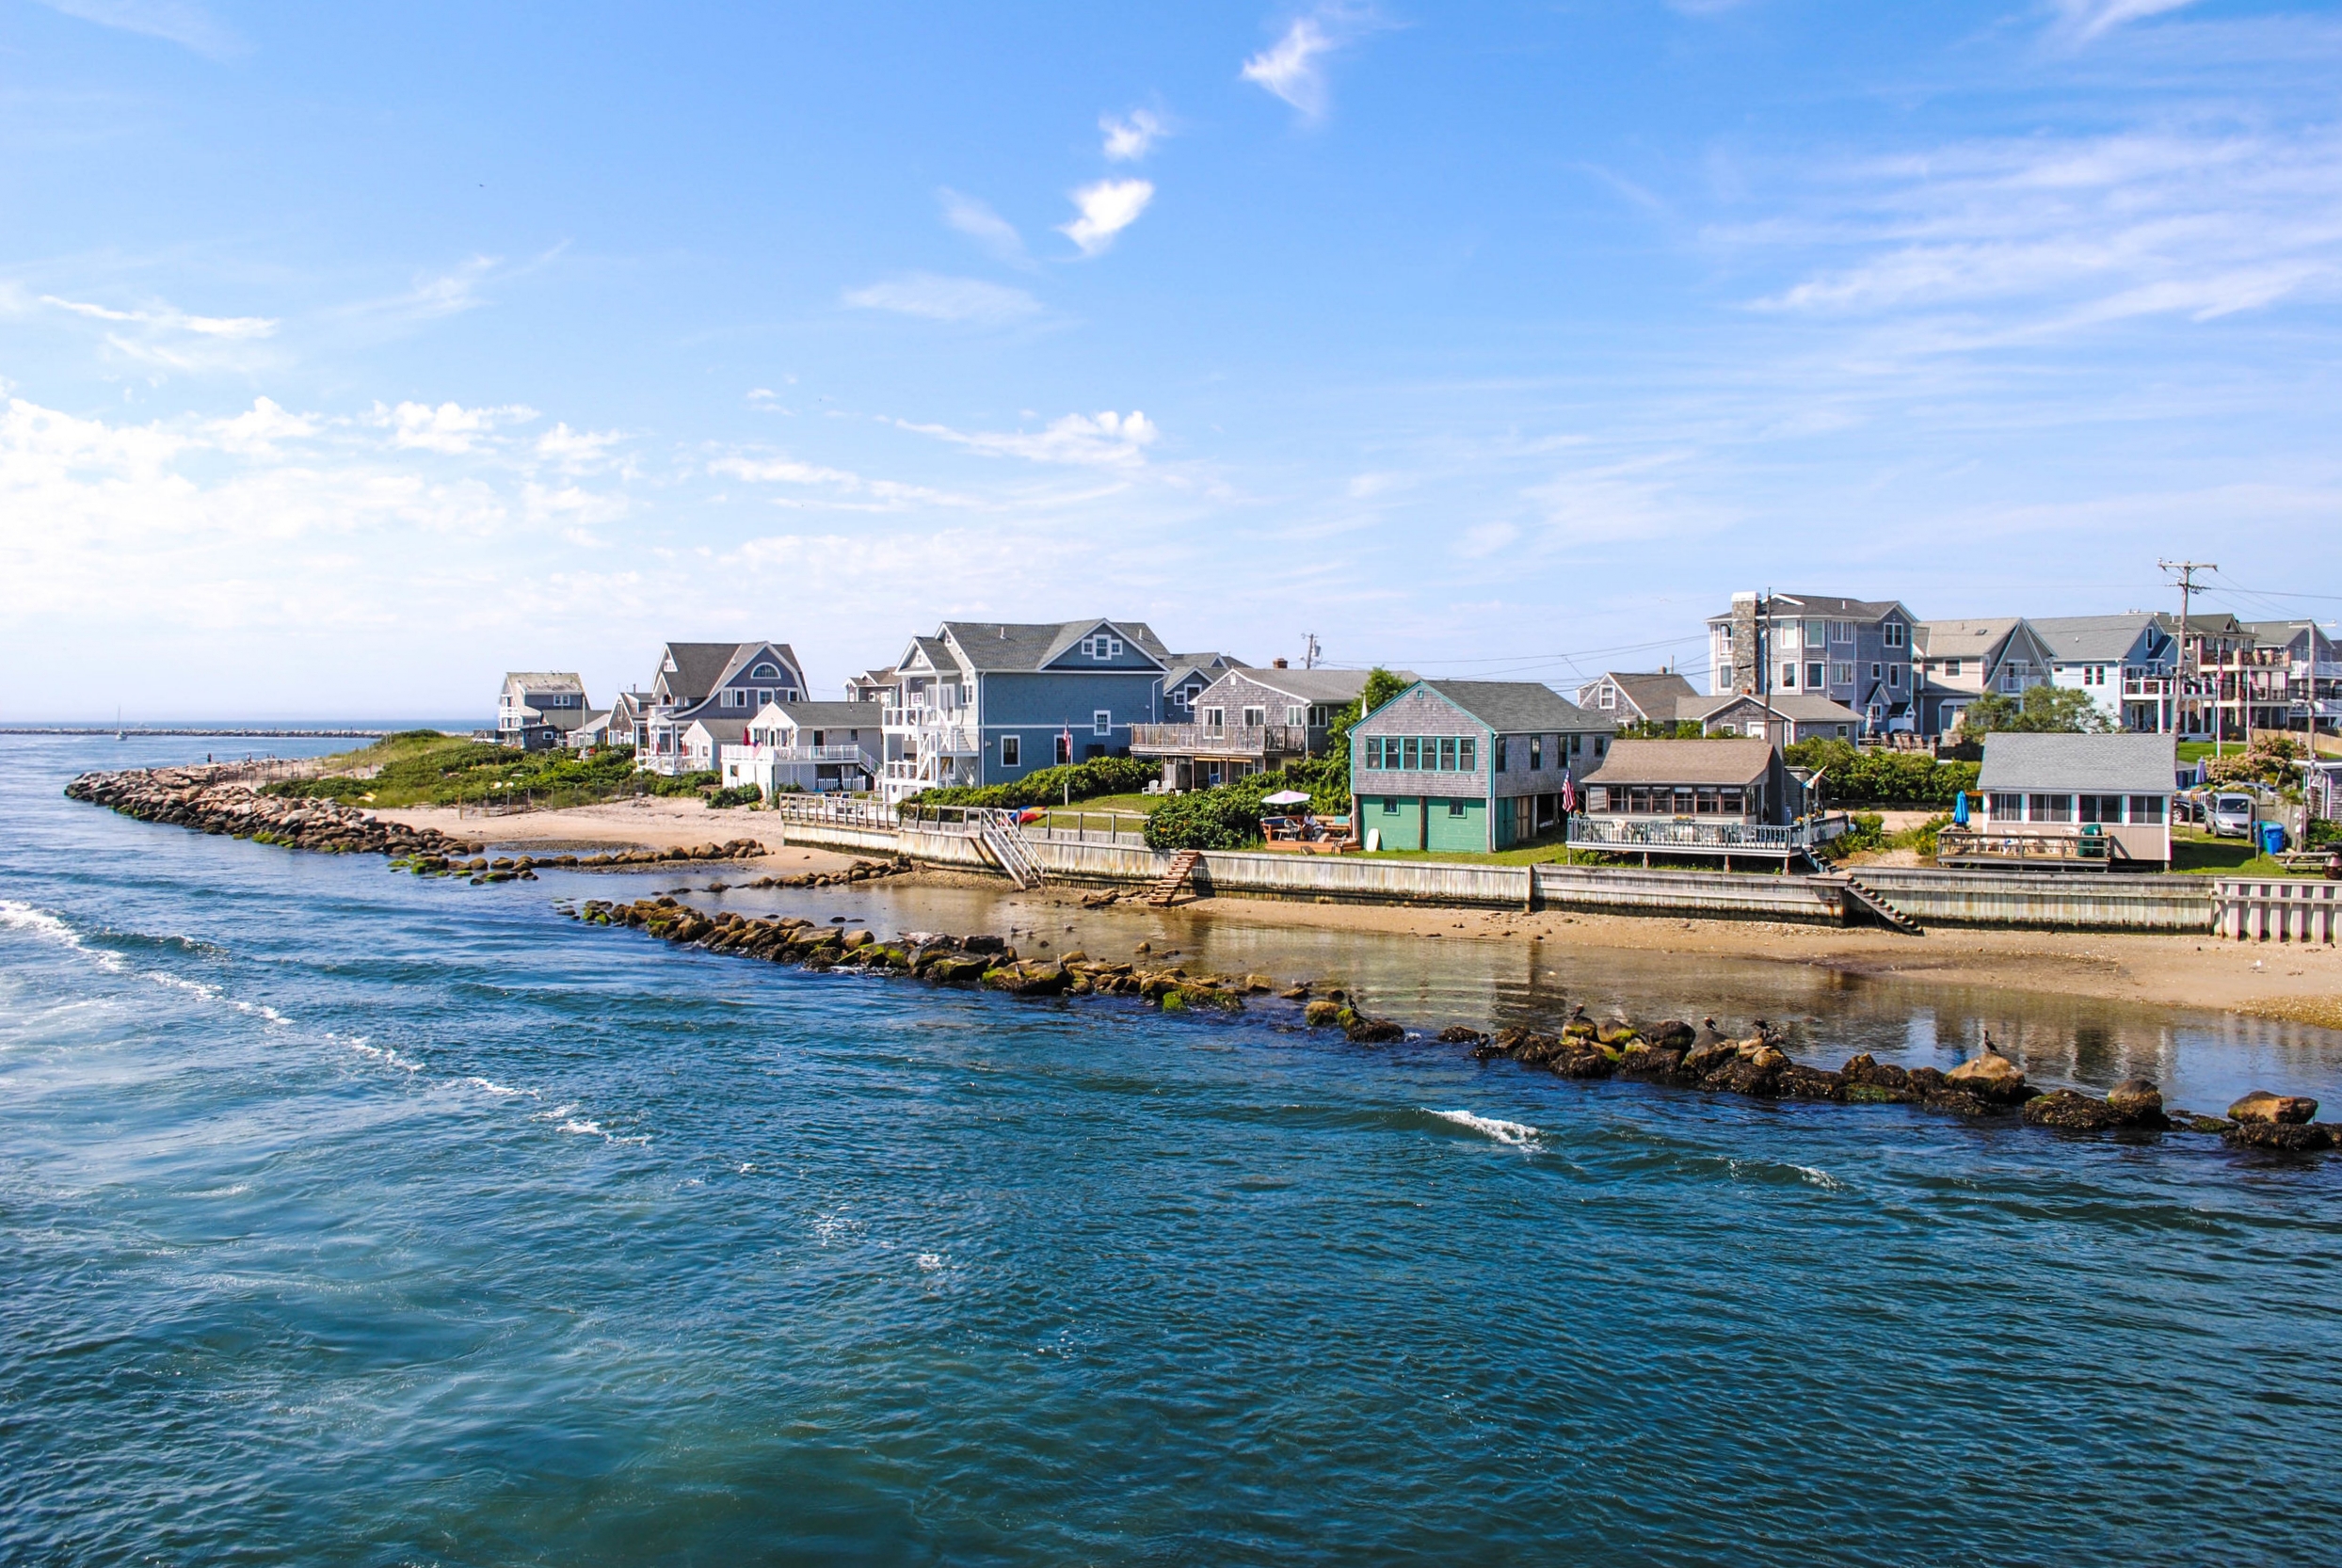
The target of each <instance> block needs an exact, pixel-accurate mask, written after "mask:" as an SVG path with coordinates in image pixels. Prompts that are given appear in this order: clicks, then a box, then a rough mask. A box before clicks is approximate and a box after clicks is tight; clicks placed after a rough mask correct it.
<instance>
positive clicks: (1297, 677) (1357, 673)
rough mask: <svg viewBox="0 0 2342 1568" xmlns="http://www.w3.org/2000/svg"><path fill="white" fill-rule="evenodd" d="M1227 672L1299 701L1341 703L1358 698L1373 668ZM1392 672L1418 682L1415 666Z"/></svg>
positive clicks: (1336, 704)
mask: <svg viewBox="0 0 2342 1568" xmlns="http://www.w3.org/2000/svg"><path fill="white" fill-rule="evenodd" d="M1228 673H1229V674H1231V675H1241V676H1243V678H1244V679H1245V680H1249V681H1251V682H1252V683H1253V684H1254V685H1256V686H1266V687H1267V688H1268V689H1269V690H1270V691H1273V692H1282V693H1284V694H1285V695H1286V696H1290V697H1291V698H1292V699H1293V700H1294V701H1296V702H1330V703H1332V704H1334V705H1335V706H1337V707H1339V706H1342V705H1343V704H1346V703H1352V702H1355V701H1357V700H1358V696H1359V694H1360V693H1362V692H1364V691H1365V690H1366V678H1367V677H1368V676H1369V675H1372V673H1373V671H1372V670H1327V669H1316V670H1296V669H1282V670H1281V669H1277V668H1275V667H1274V666H1272V667H1271V668H1268V669H1264V670H1231V671H1229V672H1228ZM1390 673H1391V674H1393V675H1395V676H1397V677H1398V678H1399V679H1400V680H1404V681H1406V682H1407V683H1408V684H1409V685H1412V684H1414V682H1415V673H1414V672H1413V671H1412V670H1392V671H1391V672H1390Z"/></svg>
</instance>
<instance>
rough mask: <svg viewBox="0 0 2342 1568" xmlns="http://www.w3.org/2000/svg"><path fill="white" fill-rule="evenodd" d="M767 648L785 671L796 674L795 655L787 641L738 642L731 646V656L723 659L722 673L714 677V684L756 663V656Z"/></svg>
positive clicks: (726, 679) (720, 683) (728, 678)
mask: <svg viewBox="0 0 2342 1568" xmlns="http://www.w3.org/2000/svg"><path fill="white" fill-rule="evenodd" d="M766 648H771V649H772V650H773V652H774V653H775V654H776V655H777V656H778V658H779V660H780V662H781V664H783V665H784V666H785V673H787V674H790V675H792V676H794V675H795V674H796V672H797V656H796V654H795V652H794V650H793V649H791V648H790V647H789V645H788V644H787V643H740V644H737V645H735V646H734V647H733V648H732V653H731V657H730V658H729V659H727V660H726V661H724V670H723V673H722V674H720V675H718V676H717V677H716V678H715V684H716V685H718V686H721V685H723V684H724V683H725V682H727V681H729V680H731V679H732V678H733V677H734V676H736V675H738V674H740V673H741V672H742V671H743V670H745V669H746V668H747V667H748V666H749V665H750V664H754V663H756V660H757V656H758V655H760V654H762V652H763V651H764V650H765V649H766Z"/></svg>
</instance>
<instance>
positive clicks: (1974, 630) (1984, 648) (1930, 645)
mask: <svg viewBox="0 0 2342 1568" xmlns="http://www.w3.org/2000/svg"><path fill="white" fill-rule="evenodd" d="M2024 624H2025V622H2024V621H2023V620H2022V619H2021V618H2019V617H2018V616H1985V617H1983V618H1981V619H1977V620H1923V621H1920V622H1919V623H1918V624H1917V625H1916V626H1914V627H1913V628H1912V629H1911V651H1912V652H1914V653H1916V654H1917V655H1918V656H1919V657H1920V658H1922V659H1966V658H1971V657H1973V658H1978V659H1989V658H1992V657H1993V656H1995V655H1996V654H1997V653H1998V652H1999V651H2000V650H2001V648H2003V647H2004V646H2006V645H2007V643H2008V641H2009V635H2010V633H2012V632H2014V631H2015V630H2016V629H2017V628H2018V627H2020V626H2022V625H2024Z"/></svg>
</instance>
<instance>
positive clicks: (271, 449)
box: [211, 397, 318, 456]
mask: <svg viewBox="0 0 2342 1568" xmlns="http://www.w3.org/2000/svg"><path fill="white" fill-rule="evenodd" d="M317 428H318V427H317V422H316V421H315V420H314V419H312V418H310V417H309V416H307V415H305V414H291V413H287V412H285V410H284V409H282V408H279V407H277V405H276V404H275V403H274V402H272V401H271V400H270V399H268V398H265V397H256V398H254V399H252V406H251V408H249V409H247V410H246V411H245V412H243V413H240V414H238V415H236V416H235V418H233V419H223V420H216V421H214V422H213V424H212V425H211V429H212V431H213V433H214V434H215V435H217V437H218V440H219V444H220V445H221V446H222V447H224V448H226V449H227V450H228V451H230V452H237V453H243V454H246V455H248V456H275V455H276V451H277V443H278V442H279V441H295V440H308V439H309V438H311V437H313V436H314V435H316V434H317Z"/></svg>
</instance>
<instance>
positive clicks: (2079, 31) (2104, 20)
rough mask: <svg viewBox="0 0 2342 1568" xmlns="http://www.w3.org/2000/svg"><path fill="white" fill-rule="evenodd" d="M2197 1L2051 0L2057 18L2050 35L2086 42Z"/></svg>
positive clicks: (2066, 39)
mask: <svg viewBox="0 0 2342 1568" xmlns="http://www.w3.org/2000/svg"><path fill="white" fill-rule="evenodd" d="M2195 3H2196V0H2050V10H2051V11H2052V12H2053V13H2054V15H2055V17H2056V21H2055V23H2054V24H2053V26H2052V27H2051V36H2052V37H2054V38H2056V39H2057V40H2060V41H2061V42H2064V43H2068V44H2075V45H2079V44H2084V43H2089V42H2091V41H2093V40H2095V39H2097V38H2099V37H2101V36H2103V35H2104V34H2107V33H2110V32H2112V31H2114V29H2115V28H2117V27H2121V26H2123V25H2125V24H2128V23H2132V22H2142V21H2144V20H2146V19H2147V18H2148V17H2151V16H2161V15H2163V14H2164V13H2166V12H2168V11H2175V10H2180V9H2184V8H2187V7H2189V6H2192V5H2194V4H2195Z"/></svg>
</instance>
